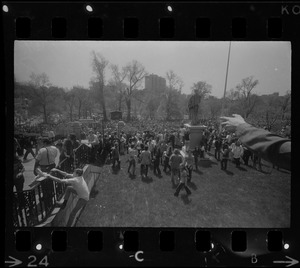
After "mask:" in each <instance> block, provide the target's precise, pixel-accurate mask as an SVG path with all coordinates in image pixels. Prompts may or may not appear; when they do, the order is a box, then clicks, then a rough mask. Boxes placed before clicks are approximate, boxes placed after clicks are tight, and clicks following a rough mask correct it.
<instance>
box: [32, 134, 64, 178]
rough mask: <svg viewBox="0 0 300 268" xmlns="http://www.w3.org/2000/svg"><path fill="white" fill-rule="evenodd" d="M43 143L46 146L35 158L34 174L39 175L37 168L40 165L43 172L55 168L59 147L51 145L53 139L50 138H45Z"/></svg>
mask: <svg viewBox="0 0 300 268" xmlns="http://www.w3.org/2000/svg"><path fill="white" fill-rule="evenodd" d="M43 145H44V147H42V148H41V149H40V150H39V151H38V153H37V156H36V158H35V164H34V168H33V173H34V175H37V172H36V169H37V168H38V167H40V169H41V171H43V172H49V171H50V170H51V169H52V168H55V158H56V157H57V155H58V149H57V148H56V147H54V146H53V145H51V141H50V140H49V139H48V138H44V139H43Z"/></svg>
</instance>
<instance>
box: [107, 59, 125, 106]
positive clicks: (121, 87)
mask: <svg viewBox="0 0 300 268" xmlns="http://www.w3.org/2000/svg"><path fill="white" fill-rule="evenodd" d="M110 68H111V71H112V75H113V78H112V79H111V80H110V83H109V84H110V85H111V86H112V87H113V88H115V89H116V95H117V96H116V97H117V103H118V110H119V111H121V110H122V102H123V100H124V97H125V91H126V84H125V83H124V82H123V81H124V80H125V78H126V75H127V74H126V72H124V71H123V72H121V71H120V70H119V66H118V65H116V64H111V66H110Z"/></svg>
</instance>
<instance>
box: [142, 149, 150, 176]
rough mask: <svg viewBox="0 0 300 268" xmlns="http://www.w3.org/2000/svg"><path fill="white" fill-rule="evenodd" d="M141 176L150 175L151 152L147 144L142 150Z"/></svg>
mask: <svg viewBox="0 0 300 268" xmlns="http://www.w3.org/2000/svg"><path fill="white" fill-rule="evenodd" d="M140 159H141V177H143V176H144V175H145V176H146V177H147V176H148V169H149V165H150V164H151V154H150V152H149V150H148V146H145V149H144V150H143V151H142V152H141V155H140Z"/></svg>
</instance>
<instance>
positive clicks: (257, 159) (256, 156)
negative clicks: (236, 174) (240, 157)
mask: <svg viewBox="0 0 300 268" xmlns="http://www.w3.org/2000/svg"><path fill="white" fill-rule="evenodd" d="M252 161H253V167H254V168H255V169H256V170H258V171H262V168H261V156H260V153H259V152H254V153H253V160H252ZM257 166H258V168H257Z"/></svg>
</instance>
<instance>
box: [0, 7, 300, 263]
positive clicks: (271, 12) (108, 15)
mask: <svg viewBox="0 0 300 268" xmlns="http://www.w3.org/2000/svg"><path fill="white" fill-rule="evenodd" d="M3 5H6V6H7V7H8V12H7V13H6V12H3V26H4V27H3V36H4V41H3V47H4V51H2V53H3V56H4V57H3V58H4V63H3V65H4V67H5V68H4V70H5V77H6V79H5V81H3V88H5V89H6V96H7V99H6V101H7V102H6V107H7V118H8V119H9V118H12V117H13V116H12V114H13V113H12V111H13V102H12V101H11V100H12V99H13V93H12V92H13V90H12V89H13V87H14V82H13V73H14V72H13V51H14V49H13V48H14V40H133V41H134V40H168V41H172V40H193V41H202V40H209V41H220V40H236V41H240V40H247V41H250V40H251V41H260V40H264V41H291V45H292V88H293V90H292V95H293V98H292V101H293V100H296V90H297V88H299V76H297V73H298V72H299V69H300V68H299V61H297V59H299V52H300V51H299V47H300V46H299V43H300V41H299V32H297V30H296V29H297V28H298V29H299V28H300V27H299V26H300V23H299V22H300V20H299V16H300V14H299V13H300V6H299V5H298V4H295V3H293V2H285V3H284V4H283V3H281V2H272V3H266V2H264V3H257V2H252V3H248V4H246V3H240V2H237V3H232V2H231V3H224V4H220V3H218V2H212V3H201V2H190V3H181V2H175V3H170V4H169V3H150V2H147V3H145V2H144V3H138V2H131V3H117V2H102V3H101V2H99V3H90V5H91V6H92V8H93V12H92V13H90V12H88V11H87V10H86V9H85V8H86V4H85V3H72V4H70V3H66V2H62V3H57V2H56V3H51V2H47V3H38V2H37V3H32V2H31V3H26V2H24V3H23V2H3V4H2V6H3ZM168 5H170V6H171V7H172V12H170V11H169V10H168ZM253 8H254V9H253ZM70 10H72V12H70ZM91 17H100V18H101V19H102V22H103V26H102V30H103V33H102V35H100V37H96V38H88V31H87V25H88V19H89V18H91ZM17 18H29V19H30V31H29V32H30V35H29V37H28V38H26V37H25V38H22V37H20V38H16V32H15V19H17ZM53 18H64V19H65V21H66V30H67V31H66V36H65V37H57V38H53V37H52V35H51V20H52V19H53ZM124 18H136V19H138V35H137V37H136V38H132V37H130V38H125V37H124V35H123V19H124ZM198 18H208V19H209V26H210V30H209V34H208V37H203V38H201V37H197V35H196V29H195V25H196V19H198ZM234 18H238V19H240V18H242V19H243V18H246V37H245V38H233V37H232V31H231V27H232V24H231V22H232V19H234ZM270 18H271V19H275V22H274V21H273V22H274V23H275V24H276V23H277V25H278V19H279V21H280V22H279V25H281V26H282V32H281V36H280V34H279V37H275V38H271V37H269V36H268V34H267V33H268V27H269V26H270V24H268V23H267V20H268V19H270ZM160 19H165V20H166V21H167V24H166V27H167V28H166V29H167V30H166V32H167V36H166V37H161V36H160V27H159V20H160ZM276 19H277V22H276ZM172 21H173V24H174V25H175V28H174V32H173V35H171V37H169V36H168V29H169V28H168V27H169V26H168V23H170V22H171V24H172ZM297 26H298V27H297ZM275 28H276V26H275ZM25 29H26V28H25ZM129 32H130V31H129ZM276 34H278V30H275V36H276ZM129 35H130V33H129ZM25 36H26V35H25ZM198 36H199V35H198ZM200 36H201V34H200ZM293 104H294V105H293V107H296V104H295V102H294V103H293ZM296 120H297V118H296V116H295V118H293V122H295V121H296ZM6 129H7V132H6V134H7V135H8V134H9V133H10V132H8V131H11V130H12V129H13V120H7V121H6ZM293 130H295V129H294V128H293ZM293 136H294V135H293ZM9 138H12V135H8V139H9ZM12 144H13V143H12V142H7V143H6V151H7V152H9V151H12ZM293 159H294V158H293ZM295 159H296V158H295ZM6 161H7V162H6V166H9V164H10V163H12V156H11V155H10V154H8V155H7V156H6ZM11 175H12V174H11V171H10V170H9V169H7V170H6V187H10V184H11V183H10V181H9V180H8V179H7V178H9V177H11ZM298 186H299V182H298V181H297V174H296V171H295V170H294V169H293V173H292V187H291V188H292V192H291V210H292V214H291V228H286V229H279V231H281V232H282V235H283V238H284V239H285V240H286V241H289V243H290V245H291V247H290V249H289V251H288V253H286V252H284V250H282V251H281V252H280V254H282V258H281V259H280V260H281V261H282V263H284V261H286V262H285V263H286V264H287V265H288V264H289V263H288V261H289V260H288V259H284V256H285V255H289V256H292V257H294V258H296V259H298V260H299V253H298V255H297V254H296V253H297V252H296V247H297V246H298V245H299V237H300V236H299V230H298V228H297V226H299V217H298V216H297V213H296V210H297V206H296V202H297V201H298V195H297V189H299V188H298ZM5 199H6V204H5V206H6V207H5V211H6V217H5V224H6V253H5V255H6V257H7V256H11V257H12V258H10V260H11V261H12V262H13V261H14V260H13V258H15V259H20V260H22V262H23V263H27V264H30V263H31V264H38V263H39V262H41V264H40V265H41V266H46V265H44V263H43V257H44V256H46V255H47V256H48V262H49V265H53V266H57V265H59V266H62V265H76V264H79V263H81V264H87V265H92V264H96V265H104V266H105V265H109V264H113V265H119V266H122V265H124V264H127V265H128V264H132V265H153V266H154V265H176V266H177V265H191V266H193V265H197V266H198V265H199V266H202V265H208V266H210V265H230V264H231V265H233V262H234V264H236V265H239V264H240V265H243V266H244V265H249V264H250V263H251V264H253V265H255V266H260V265H270V264H271V265H272V264H274V266H276V263H273V262H274V261H273V260H275V259H276V258H274V256H275V255H277V256H279V253H278V252H276V254H275V255H274V254H272V253H270V252H268V251H267V250H266V248H264V246H265V245H264V244H263V245H262V244H259V245H258V244H255V241H256V240H255V239H261V238H262V237H263V240H265V237H266V236H267V233H268V231H272V230H273V229H246V228H238V229H227V228H225V229H208V228H205V229H202V228H187V229H185V228H184V229H176V228H164V230H172V231H174V232H175V237H176V241H178V239H179V240H180V238H185V237H190V239H181V240H180V244H179V245H180V246H179V247H178V246H177V244H176V250H174V251H172V252H162V251H160V249H159V246H158V240H157V238H158V235H159V232H160V231H161V230H158V229H157V228H146V229H144V228H71V229H68V228H53V229H52V228H21V229H20V230H22V231H23V230H29V231H30V233H31V241H32V244H31V249H30V250H29V251H28V252H17V251H16V249H15V232H16V231H17V230H15V229H14V228H12V221H11V218H10V217H9V216H7V215H11V214H10V211H11V208H10V206H9V205H10V204H11V203H12V196H11V195H10V194H9V193H8V191H6V193H5ZM56 230H58V231H59V230H67V237H68V243H67V250H66V252H63V253H62V252H53V251H52V249H51V247H52V246H51V233H52V231H56ZM91 230H99V231H102V234H103V243H104V245H103V250H102V251H101V252H100V253H97V254H96V253H91V252H88V251H87V249H86V247H85V245H86V244H84V243H81V242H80V241H83V240H84V241H86V237H87V232H88V231H91ZM127 230H135V231H136V230H137V231H138V232H139V239H140V242H139V248H140V249H141V250H143V255H141V254H140V255H139V256H140V257H141V256H143V259H144V261H143V262H141V263H139V262H138V261H137V260H136V258H133V257H131V258H130V257H129V255H132V254H133V253H132V252H131V253H130V254H128V252H127V253H126V252H125V251H123V250H121V249H120V248H119V247H118V246H119V245H120V244H122V239H121V238H120V236H119V235H120V232H123V231H127ZM196 230H209V231H210V232H211V236H212V237H213V239H212V241H215V243H216V245H217V244H218V243H219V244H218V245H220V248H222V247H223V248H224V247H225V249H224V250H225V253H224V254H221V253H220V254H221V255H220V256H221V258H220V260H219V262H218V261H217V260H215V259H214V257H216V256H217V253H216V252H213V251H211V252H210V253H200V254H197V251H196V250H194V249H195V248H194V245H193V241H194V240H193V238H194V234H195V231H196ZM237 230H244V231H246V233H247V236H248V239H249V240H248V248H249V246H251V245H250V244H249V242H250V243H252V242H253V244H252V245H253V247H254V248H253V252H258V253H257V254H255V256H254V255H251V256H247V258H244V257H243V256H238V255H237V254H234V252H232V251H231V250H230V243H231V241H230V234H231V232H232V231H237ZM276 230H278V229H276ZM81 239H82V240H81ZM39 241H41V243H42V245H43V246H44V249H43V250H41V251H40V252H38V251H37V250H34V248H33V247H34V246H35V245H36V243H38V242H39ZM251 241H252V242H251ZM216 248H217V247H216ZM178 250H179V252H180V254H179V252H178ZM218 250H219V249H218ZM78 252H84V254H82V255H83V256H77V255H76V254H77V253H78ZM220 252H222V251H220ZM181 253H182V254H181ZM260 253H261V255H260ZM147 255H148V256H147ZM31 256H36V257H31ZM30 257H31V258H30ZM87 257H88V258H89V260H90V262H87V261H86V259H85V258H87ZM116 257H118V258H116ZM34 258H36V260H34ZM6 259H7V258H6ZM217 259H218V258H217ZM256 260H257V261H256ZM280 260H279V259H278V263H279V262H280ZM44 262H45V260H44ZM147 262H148V263H147ZM11 265H12V264H11V263H8V266H11ZM28 266H29V265H28Z"/></svg>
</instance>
